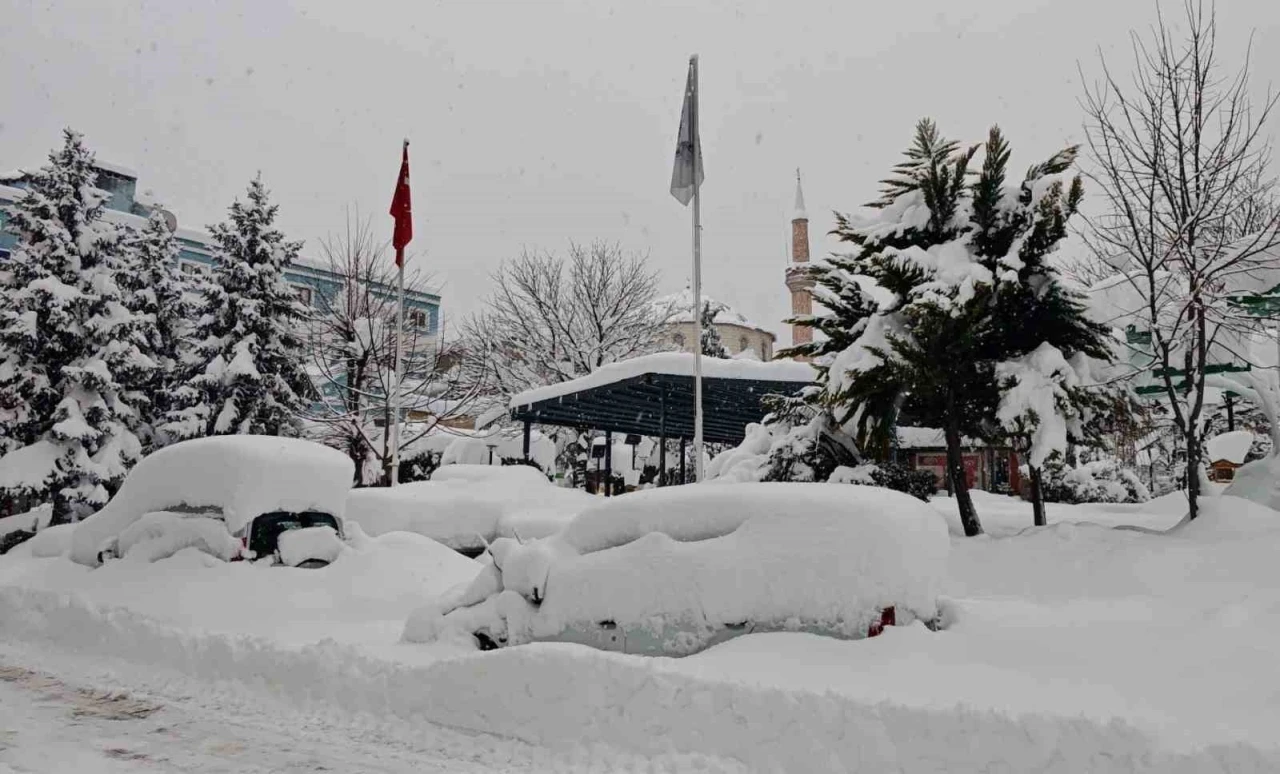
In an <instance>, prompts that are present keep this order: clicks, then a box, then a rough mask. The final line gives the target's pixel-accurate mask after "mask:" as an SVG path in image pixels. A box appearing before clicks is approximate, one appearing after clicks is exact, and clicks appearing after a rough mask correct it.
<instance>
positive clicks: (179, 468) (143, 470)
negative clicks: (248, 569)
mask: <svg viewBox="0 0 1280 774" xmlns="http://www.w3.org/2000/svg"><path fill="white" fill-rule="evenodd" d="M352 477H353V472H352V464H351V460H350V459H348V458H347V456H346V455H344V454H342V453H341V452H339V451H336V450H334V449H330V448H328V447H326V446H321V445H320V444H316V443H312V442H310V441H302V440H298V439H293V438H279V437H274V436H252V435H241V436H218V437H212V438H200V439H196V440H191V441H184V442H182V443H177V444H174V445H172V446H168V447H166V448H164V449H161V450H160V451H158V452H155V453H154V454H151V455H149V456H148V457H146V458H145V459H143V460H142V461H141V462H139V463H138V465H137V466H136V467H135V468H134V469H133V471H132V472H131V473H130V474H129V476H128V478H126V479H125V482H124V485H123V486H122V487H121V488H120V491H119V492H118V493H117V494H116V496H115V497H114V498H112V500H111V502H110V503H108V504H107V506H106V507H105V508H103V509H102V510H101V511H99V512H97V513H95V514H94V515H92V516H90V517H89V518H87V519H85V520H84V521H82V522H81V523H80V524H79V525H78V526H77V527H76V531H75V536H74V538H73V545H72V552H71V556H72V558H73V559H74V560H75V561H77V562H80V563H82V564H88V565H93V564H95V563H96V562H97V554H98V551H99V550H100V549H101V547H102V545H103V543H104V542H105V541H107V540H108V539H109V538H112V537H114V536H116V535H119V534H120V533H121V532H122V531H123V530H124V529H125V528H126V527H128V526H129V525H130V524H132V523H134V522H135V521H137V520H138V519H139V518H141V517H142V516H143V515H144V514H146V513H149V512H152V511H163V510H172V509H174V508H177V507H179V506H183V507H185V509H201V508H204V509H209V508H213V509H217V510H219V511H221V516H222V518H223V520H224V521H225V523H226V529H227V531H228V532H229V533H231V534H235V533H237V532H239V531H240V530H242V529H243V528H244V527H245V526H246V525H247V524H248V523H249V522H250V521H251V520H253V519H254V518H255V517H257V516H259V515H261V514H263V513H268V512H271V511H277V510H280V511H290V512H301V511H308V510H315V511H321V512H324V513H328V514H331V515H333V516H335V517H337V518H338V519H341V518H342V515H343V511H344V509H345V506H346V497H347V491H348V490H349V489H350V488H351V481H352Z"/></svg>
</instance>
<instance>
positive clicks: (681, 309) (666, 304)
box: [653, 288, 773, 336]
mask: <svg viewBox="0 0 1280 774" xmlns="http://www.w3.org/2000/svg"><path fill="white" fill-rule="evenodd" d="M702 303H703V305H707V304H710V306H711V308H712V309H714V310H715V313H716V314H715V317H713V318H712V322H714V323H716V324H717V325H741V326H742V327H744V328H751V329H752V330H757V331H761V332H763V333H768V334H769V335H770V336H772V335H773V332H772V331H770V330H769V329H768V328H765V327H764V326H762V325H756V324H755V323H753V322H751V321H750V320H748V319H747V317H746V316H745V315H743V314H742V313H741V312H739V311H738V310H736V309H734V308H733V307H731V306H729V305H728V304H726V303H724V302H723V301H717V300H716V299H714V298H712V297H711V296H708V295H707V294H706V293H703V294H702ZM653 308H654V311H655V313H656V314H657V315H658V316H659V317H661V318H662V319H663V322H667V323H691V322H693V290H691V289H690V288H685V289H684V290H682V291H680V292H678V293H671V294H669V295H665V296H662V297H660V298H657V299H655V300H654V302H653Z"/></svg>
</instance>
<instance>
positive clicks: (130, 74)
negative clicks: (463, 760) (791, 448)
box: [0, 0, 1280, 341]
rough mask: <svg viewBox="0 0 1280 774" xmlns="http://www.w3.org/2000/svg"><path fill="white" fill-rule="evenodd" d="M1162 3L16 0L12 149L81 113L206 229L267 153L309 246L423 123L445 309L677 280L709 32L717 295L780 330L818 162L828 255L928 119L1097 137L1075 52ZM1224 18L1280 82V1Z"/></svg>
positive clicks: (422, 152) (7, 15)
mask: <svg viewBox="0 0 1280 774" xmlns="http://www.w3.org/2000/svg"><path fill="white" fill-rule="evenodd" d="M687 6H692V8H691V7H687ZM1166 6H1167V7H1168V8H1169V9H1170V10H1171V11H1174V12H1176V11H1177V9H1178V8H1179V7H1180V2H1171V3H1166ZM1154 8H1155V5H1154V2H1146V1H1144V0H1072V1H1071V2H1063V1H1062V0H1053V1H1051V0H982V1H978V0H968V1H967V2H956V0H911V1H910V2H885V1H884V0H878V1H876V2H863V1H861V0H846V1H845V2H835V3H827V2H810V1H809V0H778V1H777V2H759V1H751V0H741V1H739V2H725V1H722V0H699V2H696V3H692V2H690V3H675V2H658V1H656V0H644V1H643V2H638V1H636V0H632V1H631V2H622V1H618V2H609V1H603V0H596V1H594V2H569V1H566V2H554V3H553V2H534V1H528V2H484V1H483V0H473V1H471V2H461V1H460V2H448V3H428V2H409V0H401V2H383V1H381V0H358V1H357V2H352V1H351V0H316V1H315V2H303V1H302V0H296V1H295V2H285V1H283V0H218V2H181V1H175V0H151V1H150V2H141V1H138V0H132V1H129V0H115V1H101V2H98V1H92V2H91V1H89V0H40V1H39V2H28V0H0V105H3V109H0V168H6V169H7V168H12V167H18V166H31V165H37V164H39V163H41V162H43V160H44V158H45V156H46V154H47V153H48V151H49V149H50V148H51V147H52V146H54V145H55V144H57V143H58V142H59V136H58V132H59V130H60V129H61V127H63V126H68V125H69V126H73V127H75V128H77V129H79V130H80V131H82V132H84V133H85V135H86V137H87V140H88V142H89V144H90V145H91V146H92V147H93V148H95V149H96V150H97V151H98V153H99V157H100V158H102V159H103V160H108V161H113V162H116V163H119V164H124V165H126V166H129V167H132V168H134V169H135V170H137V171H138V172H139V174H140V179H139V187H140V188H142V189H150V190H152V191H153V192H154V193H155V195H156V196H158V197H159V198H160V199H161V200H162V201H164V202H165V203H166V205H167V206H168V207H169V208H170V209H172V210H174V211H175V212H176V213H177V215H178V218H179V221H180V222H181V223H182V224H183V225H184V226H189V227H196V228H200V227H203V226H204V225H206V224H208V223H212V222H214V221H216V220H219V219H221V217H222V216H223V214H224V212H225V209H226V206H227V205H228V204H229V203H230V202H231V201H232V199H233V198H234V197H236V196H237V195H240V194H242V192H243V190H244V187H245V185H246V183H247V181H248V180H249V178H251V177H252V176H253V175H254V174H255V173H256V172H257V171H259V170H260V171H261V172H262V175H263V179H264V180H265V181H266V183H267V184H268V186H269V187H270V188H271V189H272V191H273V193H274V196H275V200H276V201H277V202H278V203H279V204H280V223H281V226H282V227H283V228H284V229H285V231H286V232H287V233H288V234H289V235H290V236H291V237H294V238H299V239H305V240H306V241H307V244H308V247H307V250H306V251H307V252H312V253H314V246H315V244H316V242H317V241H318V239H319V238H321V237H323V236H324V235H325V234H326V233H328V232H330V231H332V230H335V229H338V228H339V227H340V226H341V224H342V220H343V218H344V210H345V208H346V207H348V206H349V205H350V206H358V207H359V208H360V209H361V210H362V211H364V212H366V213H369V214H371V215H372V216H373V218H374V223H375V225H376V226H377V227H378V228H380V229H382V230H383V232H384V233H385V235H386V236H387V237H388V238H389V236H390V228H391V222H390V218H389V217H388V216H387V215H386V210H387V207H388V205H389V203H390V198H391V193H392V190H393V187H394V183H395V176H396V172H397V169H398V163H399V152H400V140H401V138H402V137H404V136H408V137H409V138H410V139H411V140H412V143H413V144H412V147H411V154H412V163H413V169H414V174H413V192H414V214H415V225H414V230H415V239H414V242H413V244H412V245H411V250H412V255H413V258H412V260H413V262H414V265H415V266H419V267H422V268H424V269H425V270H427V271H430V272H431V273H432V274H433V276H434V278H435V280H436V281H437V283H438V284H439V285H440V287H441V292H442V293H443V295H444V308H445V309H444V311H445V317H446V325H451V324H452V323H451V322H449V321H451V320H457V319H458V317H459V316H460V315H465V314H466V313H468V312H471V311H472V310H474V309H475V308H476V307H477V305H478V303H479V301H480V299H481V298H482V297H483V295H484V294H485V293H486V292H487V291H486V283H487V279H488V275H489V273H490V272H491V271H492V270H493V269H494V268H496V266H497V265H498V264H499V262H500V261H501V260H502V259H503V258H505V257H509V256H512V255H515V254H518V253H519V251H520V250H521V247H522V246H529V247H535V248H544V249H551V250H563V249H564V248H565V246H566V245H567V244H568V242H569V241H570V240H577V241H582V242H588V241H590V240H592V239H597V238H600V239H606V240H611V241H618V242H620V243H621V244H622V245H623V246H624V247H625V248H626V249H629V250H635V251H640V252H646V253H648V254H649V256H650V260H651V261H652V264H653V266H654V268H655V269H657V270H659V271H660V272H661V275H662V285H663V288H664V289H665V290H670V291H674V290H678V289H680V288H681V287H683V286H684V284H685V282H686V281H687V278H688V276H689V272H690V265H691V258H690V255H691V250H690V213H689V211H688V210H687V209H684V208H682V207H680V205H679V204H678V203H677V202H676V201H675V200H674V199H672V198H671V196H670V195H669V194H668V193H667V187H668V183H669V180H670V174H671V160H672V156H673V153H674V143H675V133H676V129H677V124H678V121H679V114H680V100H681V96H682V87H683V84H684V78H685V71H686V63H687V58H688V55H689V54H691V53H695V52H696V53H698V54H700V55H701V73H702V97H703V98H702V113H701V129H702V144H703V152H704V156H705V163H706V170H707V180H706V183H705V185H704V187H703V202H704V205H703V226H704V240H703V244H704V264H703V265H704V270H703V282H704V288H705V291H706V292H707V293H708V294H710V295H712V296H715V297H717V298H719V299H721V300H723V301H727V302H729V303H731V304H733V305H735V306H737V307H738V308H739V309H740V310H741V311H742V312H744V313H745V314H747V315H748V316H749V317H751V318H753V319H754V320H756V321H758V322H759V323H761V324H762V325H764V326H766V327H770V328H772V329H774V330H775V331H776V332H778V333H779V334H782V333H783V327H784V326H783V325H782V324H781V323H780V322H779V320H780V319H781V318H782V317H784V316H785V315H786V314H787V312H788V311H789V304H788V299H787V295H786V292H785V289H784V286H783V282H782V270H783V266H784V262H785V259H786V251H787V249H788V247H787V234H788V229H789V225H788V222H787V221H788V218H789V212H790V208H791V200H792V196H793V191H794V187H795V182H794V175H795V168H796V167H800V168H802V170H803V174H804V185H805V195H806V199H807V203H808V209H809V214H810V217H811V230H812V232H813V234H814V253H815V255H818V254H821V253H822V252H824V251H825V249H826V248H827V247H828V245H827V244H826V243H825V242H824V237H823V234H825V232H826V231H827V230H829V229H830V228H831V226H832V218H831V215H830V212H831V210H833V209H836V210H841V211H847V210H850V209H852V208H854V207H856V206H858V205H860V204H862V203H864V202H866V201H867V200H869V199H871V198H872V197H873V196H874V195H875V192H876V188H877V180H879V179H880V178H882V177H884V176H885V174H886V172H887V171H888V169H889V167H890V166H891V165H892V164H893V163H894V162H895V161H896V156H897V154H898V153H899V152H900V151H901V149H902V148H903V147H905V145H906V144H907V142H908V141H909V139H910V133H911V129H912V126H913V124H914V122H915V121H916V119H918V118H919V117H920V116H923V115H931V116H933V117H934V118H936V119H937V120H938V121H939V123H940V124H941V126H942V128H943V130H944V132H946V133H947V134H949V135H951V136H954V137H957V138H960V139H964V140H971V141H978V140H980V139H981V138H982V137H983V136H984V134H985V130H986V128H987V127H988V126H989V125H990V124H992V123H999V124H1000V125H1001V126H1002V127H1003V128H1004V129H1005V131H1006V134H1007V135H1008V137H1009V138H1010V140H1011V142H1012V144H1013V149H1014V158H1013V166H1014V168H1016V169H1021V168H1024V167H1025V166H1027V165H1030V164H1031V163H1033V162H1035V161H1038V160H1040V159H1042V158H1043V157H1045V156H1047V155H1049V154H1050V153H1052V152H1053V151H1055V150H1057V149H1058V148H1059V147H1061V146H1062V145H1064V144H1068V143H1073V142H1079V141H1081V140H1082V130H1081V113H1080V109H1079V106H1078V102H1077V100H1078V98H1079V96H1080V83H1079V76H1078V74H1077V63H1078V62H1079V63H1080V64H1082V65H1083V66H1084V68H1085V70H1086V72H1088V73H1096V72H1097V49H1099V48H1101V49H1102V50H1103V51H1104V52H1105V53H1107V54H1108V55H1109V56H1110V57H1112V58H1113V59H1114V60H1115V61H1116V62H1117V63H1124V64H1126V65H1127V48H1126V45H1127V44H1126V35H1127V31H1128V30H1129V29H1130V28H1132V27H1138V26H1144V25H1146V24H1149V23H1150V22H1151V21H1152V19H1153V18H1154ZM1219 17H1220V22H1221V26H1222V30H1221V33H1220V44H1221V48H1222V50H1223V53H1224V54H1225V58H1226V59H1227V61H1228V62H1229V63H1230V64H1231V65H1235V64H1236V63H1237V62H1238V61H1239V59H1240V56H1242V54H1243V47H1244V44H1245V43H1246V42H1247V40H1248V33H1249V31H1250V30H1251V29H1252V30H1256V38H1255V49H1254V51H1255V55H1254V65H1255V77H1256V79H1257V80H1258V81H1259V83H1260V85H1261V86H1265V84H1266V83H1267V82H1268V81H1271V80H1275V81H1280V2H1276V0H1222V1H1221V2H1220V3H1219ZM1273 131H1274V130H1273ZM783 340H784V341H785V340H786V339H783Z"/></svg>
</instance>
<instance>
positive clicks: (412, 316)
mask: <svg viewBox="0 0 1280 774" xmlns="http://www.w3.org/2000/svg"><path fill="white" fill-rule="evenodd" d="M408 318H409V325H411V326H412V327H414V328H417V329H419V330H425V329H426V327H427V313H426V311H425V310H423V309H410V310H409V311H408Z"/></svg>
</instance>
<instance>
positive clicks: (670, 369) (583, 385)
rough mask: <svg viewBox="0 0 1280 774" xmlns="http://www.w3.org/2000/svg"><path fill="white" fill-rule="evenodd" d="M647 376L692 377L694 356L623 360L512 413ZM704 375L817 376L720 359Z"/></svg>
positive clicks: (789, 364)
mask: <svg viewBox="0 0 1280 774" xmlns="http://www.w3.org/2000/svg"><path fill="white" fill-rule="evenodd" d="M644 374H667V375H671V376H690V377H691V376H693V354H692V353H688V352H659V353H657V354H654V355H642V356H641V357H637V358H632V359H630V360H623V361H620V362H617V363H611V364H609V365H606V366H602V367H600V368H598V369H596V370H595V371H593V372H592V373H590V374H588V375H587V376H582V377H579V378H577V379H572V380H570V381H567V382H560V383H558V384H552V385H548V386H545V387H537V388H534V389H532V390H527V391H525V392H522V393H519V394H518V395H515V396H514V397H512V398H511V403H510V406H511V408H513V409H516V408H522V407H525V406H528V405H530V404H533V403H537V402H539V401H543V400H550V399H552V398H559V397H563V396H565V395H572V394H573V393H575V392H582V391H583V390H589V389H592V388H595V387H603V386H605V385H608V384H613V383H615V382H621V381H624V380H626V379H631V378H634V377H636V376H643V375H644ZM702 375H703V377H704V378H709V379H753V380H759V381H776V382H794V383H798V384H805V383H808V382H812V381H813V380H814V379H815V378H816V376H817V372H816V371H815V370H814V368H813V366H811V365H809V364H808V363H802V362H798V361H795V360H771V361H768V362H764V363H762V362H757V361H752V360H722V359H720V358H713V357H704V358H702Z"/></svg>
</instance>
